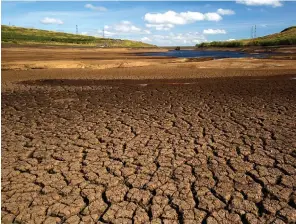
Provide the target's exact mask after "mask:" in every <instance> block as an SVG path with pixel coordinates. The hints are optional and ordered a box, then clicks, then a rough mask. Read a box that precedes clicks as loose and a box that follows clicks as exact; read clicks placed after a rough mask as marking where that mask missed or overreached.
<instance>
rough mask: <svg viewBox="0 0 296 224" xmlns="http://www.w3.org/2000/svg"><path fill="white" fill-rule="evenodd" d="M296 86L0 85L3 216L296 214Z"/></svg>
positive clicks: (25, 219)
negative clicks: (1, 87) (6, 87)
mask: <svg viewBox="0 0 296 224" xmlns="http://www.w3.org/2000/svg"><path fill="white" fill-rule="evenodd" d="M188 83H190V85H189V84H188ZM143 84H145V85H143ZM295 92H296V80H292V79H291V78H290V77H287V78H285V77H279V78H272V77H262V78H260V77H258V78H256V79H254V78H243V77H239V78H213V79H193V80H189V79H186V80H158V81H155V80H152V81H151V80H150V81H149V80H134V81H127V80H118V81H102V80H101V81H99V80H40V81H27V82H23V83H19V84H18V85H17V87H16V88H15V89H14V90H13V91H12V90H7V91H3V92H2V222H3V223H11V222H15V223H277V224H280V223H295V222H296V193H295V189H296V183H295V182H296V169H295V166H296V151H295V149H296V133H295V125H296V124H295V120H296V98H295Z"/></svg>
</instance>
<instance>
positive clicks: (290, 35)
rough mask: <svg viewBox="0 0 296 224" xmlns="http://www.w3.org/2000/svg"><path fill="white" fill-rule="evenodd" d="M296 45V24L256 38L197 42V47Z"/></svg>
mask: <svg viewBox="0 0 296 224" xmlns="http://www.w3.org/2000/svg"><path fill="white" fill-rule="evenodd" d="M280 45H296V26H291V27H289V28H286V29H284V30H283V31H281V32H280V33H275V34H271V35H267V36H263V37H258V38H254V39H243V40H235V41H213V42H209V43H201V44H197V45H196V46H197V47H247V46H280Z"/></svg>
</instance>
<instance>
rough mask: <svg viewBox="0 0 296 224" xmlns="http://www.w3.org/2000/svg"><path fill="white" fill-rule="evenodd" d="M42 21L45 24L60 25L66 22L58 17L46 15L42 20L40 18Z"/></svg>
mask: <svg viewBox="0 0 296 224" xmlns="http://www.w3.org/2000/svg"><path fill="white" fill-rule="evenodd" d="M40 22H41V23H43V24H58V25H62V24H64V22H63V21H62V20H60V19H56V18H50V17H45V18H43V19H42V20H40Z"/></svg>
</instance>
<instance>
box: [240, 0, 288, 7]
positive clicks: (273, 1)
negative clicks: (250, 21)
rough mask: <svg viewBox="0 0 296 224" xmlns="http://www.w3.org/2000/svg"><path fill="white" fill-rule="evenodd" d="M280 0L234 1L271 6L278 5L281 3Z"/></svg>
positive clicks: (250, 4)
mask: <svg viewBox="0 0 296 224" xmlns="http://www.w3.org/2000/svg"><path fill="white" fill-rule="evenodd" d="M281 1H282V0H236V3H239V4H244V5H249V6H262V5H265V6H272V7H280V6H282V5H283V4H282V3H281Z"/></svg>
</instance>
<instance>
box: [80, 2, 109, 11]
mask: <svg viewBox="0 0 296 224" xmlns="http://www.w3.org/2000/svg"><path fill="white" fill-rule="evenodd" d="M84 7H85V8H87V9H91V10H94V11H100V12H104V11H107V9H106V8H105V7H102V6H94V5H92V4H86V5H85V6H84Z"/></svg>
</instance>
